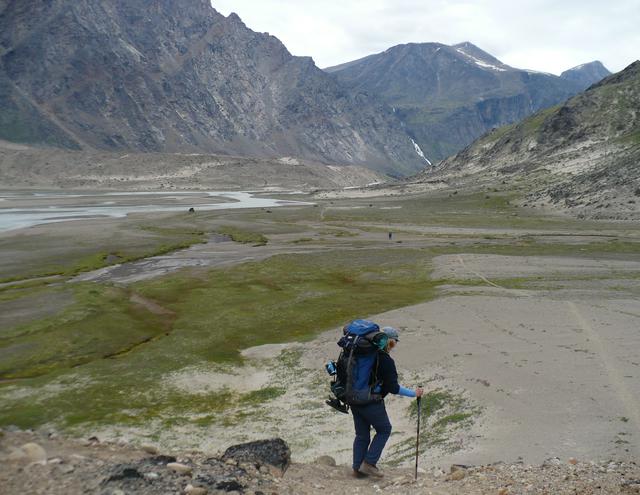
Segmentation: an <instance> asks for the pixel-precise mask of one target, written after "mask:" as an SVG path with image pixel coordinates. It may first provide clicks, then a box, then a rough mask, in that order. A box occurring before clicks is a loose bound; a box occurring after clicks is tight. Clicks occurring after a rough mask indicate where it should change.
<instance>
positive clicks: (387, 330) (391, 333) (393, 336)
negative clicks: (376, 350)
mask: <svg viewBox="0 0 640 495" xmlns="http://www.w3.org/2000/svg"><path fill="white" fill-rule="evenodd" d="M382 331H383V332H384V333H386V334H387V336H388V337H389V338H390V339H393V340H395V341H399V340H400V337H398V330H396V329H395V328H393V327H384V328H383V329H382Z"/></svg>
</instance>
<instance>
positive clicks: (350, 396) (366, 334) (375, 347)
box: [330, 320, 388, 412]
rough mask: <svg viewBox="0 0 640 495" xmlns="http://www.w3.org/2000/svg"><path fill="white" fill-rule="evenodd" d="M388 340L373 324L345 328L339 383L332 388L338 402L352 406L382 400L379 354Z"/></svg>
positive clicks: (363, 322) (338, 365)
mask: <svg viewBox="0 0 640 495" xmlns="http://www.w3.org/2000/svg"><path fill="white" fill-rule="evenodd" d="M387 340H388V337H387V335H386V334H385V333H384V332H381V331H380V327H379V326H378V325H377V324H376V323H373V322H372V321H368V320H354V321H352V322H350V323H348V324H347V325H345V327H344V328H343V336H342V338H341V339H340V340H339V341H338V345H339V346H340V347H341V348H342V350H341V352H340V356H339V357H338V362H337V363H336V379H335V380H334V382H333V383H332V384H331V390H332V392H333V393H334V395H335V396H336V397H337V398H338V400H340V401H342V402H344V403H345V404H347V405H350V406H360V405H366V404H371V403H373V402H378V401H380V400H382V395H381V393H380V388H381V382H380V380H379V378H378V352H379V351H380V350H382V349H384V347H385V346H386V344H387ZM330 405H331V404H330ZM333 407H335V406H333ZM343 412H344V411H343Z"/></svg>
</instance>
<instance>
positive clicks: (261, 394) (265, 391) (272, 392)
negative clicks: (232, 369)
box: [240, 387, 286, 406]
mask: <svg viewBox="0 0 640 495" xmlns="http://www.w3.org/2000/svg"><path fill="white" fill-rule="evenodd" d="M285 393H286V390H285V389H284V388H282V387H265V388H261V389H260V390H254V391H253V392H249V393H247V394H244V395H243V396H242V397H241V398H240V402H241V403H243V404H245V405H253V406H257V405H260V404H262V403H263V402H267V401H270V400H273V399H277V398H278V397H280V396H282V395H284V394H285Z"/></svg>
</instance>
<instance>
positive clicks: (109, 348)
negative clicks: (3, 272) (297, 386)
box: [0, 249, 436, 427]
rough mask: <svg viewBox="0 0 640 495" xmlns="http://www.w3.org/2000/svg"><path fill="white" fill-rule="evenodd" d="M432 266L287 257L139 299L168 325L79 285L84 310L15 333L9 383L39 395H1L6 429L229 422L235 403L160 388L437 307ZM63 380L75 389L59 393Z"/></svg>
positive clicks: (175, 283)
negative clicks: (263, 349)
mask: <svg viewBox="0 0 640 495" xmlns="http://www.w3.org/2000/svg"><path fill="white" fill-rule="evenodd" d="M427 261H428V257H427V256H426V255H425V253H423V252H421V251H419V250H405V251H399V250H397V251H394V250H367V249H361V250H358V251H357V252H354V251H340V252H336V251H331V252H324V253H316V254H306V255H281V256H276V257H273V258H270V259H268V260H266V261H262V262H257V263H247V264H243V265H238V266H234V267H232V268H228V269H215V270H210V271H208V272H204V273H199V274H198V275H197V276H191V275H189V274H188V272H185V273H182V274H180V273H178V274H174V275H172V276H167V277H163V278H159V279H154V280H152V281H147V282H140V283H137V284H135V285H134V286H133V287H131V289H130V290H133V291H135V292H136V293H139V294H141V295H143V296H144V297H147V298H149V299H152V300H153V301H155V302H156V303H157V304H159V305H160V306H162V307H164V308H167V309H168V310H171V311H172V312H173V313H174V314H175V316H172V317H171V318H170V319H169V321H167V318H166V317H164V318H163V317H160V316H158V315H154V314H152V313H150V312H149V311H147V310H146V309H145V308H143V307H141V306H139V305H134V304H132V303H131V302H130V301H129V295H130V294H129V292H128V291H127V290H125V289H120V288H116V287H103V286H100V285H96V284H82V285H79V286H78V288H77V293H76V298H77V301H78V302H77V304H76V305H74V306H72V307H71V308H68V309H67V310H65V311H63V312H62V314H61V315H59V316H57V317H55V318H49V319H48V320H43V321H38V322H35V323H32V324H30V325H27V326H21V327H17V328H14V329H11V330H10V332H9V333H8V334H6V339H5V340H3V341H1V343H0V352H1V353H2V355H3V357H4V356H7V357H8V359H7V360H5V359H3V360H2V366H3V375H4V376H5V378H9V377H29V376H31V377H34V378H31V379H26V380H23V381H21V382H20V384H21V386H22V387H23V390H24V391H26V392H28V391H29V390H32V392H29V393H25V394H24V395H22V394H18V395H17V396H12V394H11V390H12V389H13V387H14V386H15V384H11V383H5V384H4V385H3V386H2V387H0V424H12V423H13V424H18V425H20V426H23V427H34V426H38V425H40V424H43V423H50V422H53V423H55V424H58V425H61V426H78V425H79V426H81V425H83V424H85V425H87V424H97V425H105V424H118V425H120V424H134V423H135V424H144V420H145V419H146V420H149V419H158V420H161V421H165V420H167V421H168V420H171V418H173V419H175V420H176V421H192V419H193V418H191V419H190V416H189V414H191V413H192V412H194V411H195V413H196V414H200V413H198V411H202V413H201V414H202V415H203V416H206V411H207V409H209V408H214V407H220V408H223V409H224V410H227V409H228V407H232V406H234V404H236V402H235V401H234V400H229V399H228V398H226V399H225V398H223V400H219V399H216V397H215V394H213V395H212V396H202V397H199V396H194V397H192V395H191V394H186V395H185V394H181V393H179V392H180V391H179V390H178V391H176V390H167V389H166V387H162V386H161V383H162V382H163V381H164V377H166V376H168V375H170V374H171V373H174V372H177V371H179V370H182V369H183V368H184V367H185V366H189V365H193V364H197V363H206V362H223V363H224V362H227V363H240V361H241V357H240V353H239V351H240V350H242V349H244V348H247V347H251V346H255V345H260V344H266V343H276V342H288V341H292V340H305V339H309V338H311V337H313V336H314V335H316V334H317V333H318V332H320V331H322V330H325V329H327V328H331V327H332V326H338V325H339V324H341V323H343V322H344V321H347V320H349V319H353V318H356V317H359V316H360V317H361V316H366V315H368V314H372V313H378V312H382V311H386V310H390V309H393V308H396V307H401V306H405V305H407V304H412V303H416V302H420V301H424V300H427V299H429V298H431V297H434V296H435V294H436V290H435V286H436V284H435V283H434V282H432V281H430V280H429V278H428V274H429V268H428V264H427ZM167 325H169V326H168V327H167ZM156 337H157V338H156ZM141 342H146V343H144V345H139V344H140V343H141ZM107 356H113V357H112V358H109V359H104V358H105V357H107ZM281 360H282V362H283V363H284V365H283V366H284V368H287V363H289V365H290V366H294V365H295V364H296V363H297V361H298V360H299V353H298V352H295V351H291V352H290V353H288V354H287V353H283V356H281ZM43 373H46V375H43V376H37V375H41V374H43ZM66 377H69V378H66ZM61 379H64V380H68V383H69V385H64V386H58V385H55V386H53V385H52V384H53V383H57V382H58V381H59V380H61ZM47 391H49V392H47ZM282 392H283V389H282V388H280V386H276V387H267V388H266V389H263V390H260V391H256V392H252V393H250V394H247V395H245V396H240V397H239V398H237V401H238V402H237V403H238V404H241V403H251V404H256V403H260V402H264V401H266V400H272V399H274V398H277V397H278V396H279V395H280V394H281V393H282ZM86 404H91V407H90V408H88V407H86ZM225 404H226V405H225ZM212 410H213V409H212ZM181 418H182V419H181ZM202 421H205V422H206V419H205V420H202Z"/></svg>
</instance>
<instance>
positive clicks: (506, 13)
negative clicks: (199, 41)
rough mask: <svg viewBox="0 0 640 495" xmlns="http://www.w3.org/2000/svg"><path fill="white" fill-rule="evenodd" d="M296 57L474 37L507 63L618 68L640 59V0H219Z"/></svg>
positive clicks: (322, 57) (554, 68)
mask: <svg viewBox="0 0 640 495" xmlns="http://www.w3.org/2000/svg"><path fill="white" fill-rule="evenodd" d="M213 6H214V8H216V10H218V11H219V12H221V13H222V14H224V15H228V14H229V13H231V12H236V13H237V14H238V15H239V16H240V17H241V18H242V19H243V21H244V22H245V23H246V24H247V26H249V27H250V28H251V29H253V30H255V31H268V32H269V33H270V34H273V35H274V36H276V37H278V38H279V39H280V40H281V41H282V42H283V43H284V44H285V45H286V46H287V48H288V49H289V51H291V53H293V54H294V55H305V56H312V57H313V58H314V60H315V62H316V64H317V65H318V66H320V67H327V66H331V65H336V64H339V63H343V62H348V61H350V60H354V59H357V58H361V57H364V56H366V55H370V54H371V53H377V52H380V51H383V50H386V49H387V48H389V47H391V46H394V45H397V44H401V43H408V42H426V41H437V42H441V43H446V44H453V43H459V42H461V41H471V42H472V43H474V44H476V45H478V46H479V47H480V48H482V49H484V50H486V51H487V52H489V53H491V54H492V55H494V56H496V57H497V58H499V59H500V60H502V61H503V62H505V63H507V64H509V65H512V66H514V67H519V68H527V69H534V70H540V71H545V72H551V73H555V74H559V73H560V72H562V71H563V70H565V69H568V68H570V67H573V66H576V65H579V64H581V63H584V62H589V61H591V60H596V59H597V60H601V61H602V62H603V63H604V64H605V65H606V66H607V67H608V68H609V70H612V71H618V70H621V69H623V68H624V67H626V66H627V65H628V64H630V63H631V62H633V61H634V60H636V59H638V58H639V57H640V53H639V52H640V50H639V47H640V29H638V27H637V23H638V20H639V19H640V2H638V0H616V1H615V2H602V1H601V0H580V1H578V0H564V1H562V2H557V0H523V1H519V2H515V1H513V0H509V1H506V0H473V1H471V0H469V1H449V0H322V1H309V0H308V1H304V2H303V1H300V0H260V1H259V2H257V1H255V0H213Z"/></svg>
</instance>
